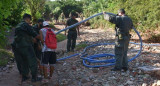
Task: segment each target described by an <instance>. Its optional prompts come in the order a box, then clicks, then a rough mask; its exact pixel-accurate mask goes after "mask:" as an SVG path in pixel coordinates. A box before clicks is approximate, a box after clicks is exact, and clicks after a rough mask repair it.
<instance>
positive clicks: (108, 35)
mask: <svg viewBox="0 0 160 86" xmlns="http://www.w3.org/2000/svg"><path fill="white" fill-rule="evenodd" d="M56 27H57V28H63V27H64V26H56ZM80 32H81V36H80V37H78V39H77V44H79V43H86V44H87V45H92V44H95V43H106V42H107V43H112V42H114V31H113V30H110V29H107V30H102V29H93V30H92V29H90V28H89V27H83V28H81V30H80ZM133 37H134V36H133ZM58 46H59V47H58V48H59V50H65V49H66V40H65V41H62V42H60V43H58ZM139 48H140V47H139V45H133V44H130V46H129V51H128V57H129V58H131V57H133V56H135V55H136V54H137V52H136V51H137V50H138V49H139ZM82 50H83V49H82ZM82 50H79V51H75V52H74V53H79V52H82ZM74 53H73V52H71V53H63V55H60V56H59V57H58V58H61V57H65V56H68V55H71V54H74ZM87 53H88V54H89V55H93V54H99V53H114V46H113V45H110V46H98V47H95V48H91V49H89V50H88V51H87ZM159 53H160V48H159V47H156V46H144V47H143V51H142V53H141V55H140V56H139V57H138V58H137V59H135V60H134V61H132V62H130V63H129V66H130V68H129V70H128V71H127V72H112V71H110V69H111V68H112V67H113V66H109V67H100V68H88V67H85V66H84V65H83V62H82V59H80V56H76V57H73V58H69V59H66V60H63V61H59V62H57V64H56V66H55V72H54V75H53V78H52V79H51V80H50V82H49V83H47V84H43V83H41V82H38V83H31V82H30V81H28V82H27V83H22V84H21V83H20V75H19V74H18V71H17V68H16V64H15V63H11V64H10V65H9V66H8V67H6V68H3V69H2V70H1V71H0V86H158V84H159V83H158V82H159V77H157V76H156V75H155V74H150V73H145V72H143V71H142V70H140V69H139V68H138V67H141V66H156V67H160V64H159V61H160V55H159ZM91 65H95V64H91ZM97 65H99V64H97Z"/></svg>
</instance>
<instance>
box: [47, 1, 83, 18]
mask: <svg viewBox="0 0 160 86" xmlns="http://www.w3.org/2000/svg"><path fill="white" fill-rule="evenodd" d="M47 5H49V7H50V9H51V10H52V12H53V14H54V16H55V17H57V18H58V17H59V16H60V15H61V13H64V15H65V17H69V14H70V12H71V11H76V12H78V13H81V12H82V11H83V9H82V5H83V4H82V2H81V1H76V0H56V1H48V2H47Z"/></svg>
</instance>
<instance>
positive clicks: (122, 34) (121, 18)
mask: <svg viewBox="0 0 160 86" xmlns="http://www.w3.org/2000/svg"><path fill="white" fill-rule="evenodd" d="M104 18H105V19H106V20H108V21H109V22H111V23H113V24H115V31H116V42H115V59H116V62H115V67H114V68H113V69H111V70H112V71H120V70H122V69H123V70H124V71H127V70H128V58H127V51H128V46H129V41H130V37H131V35H130V33H129V32H130V30H131V29H132V27H133V23H132V20H131V18H129V17H128V16H127V15H126V14H125V10H124V9H120V10H118V14H117V15H114V14H111V13H110V14H109V13H106V12H104Z"/></svg>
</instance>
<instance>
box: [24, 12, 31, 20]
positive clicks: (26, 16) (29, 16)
mask: <svg viewBox="0 0 160 86" xmlns="http://www.w3.org/2000/svg"><path fill="white" fill-rule="evenodd" d="M26 18H30V19H32V17H31V15H30V14H27V13H25V14H24V15H23V19H26Z"/></svg>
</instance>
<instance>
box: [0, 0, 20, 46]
mask: <svg viewBox="0 0 160 86" xmlns="http://www.w3.org/2000/svg"><path fill="white" fill-rule="evenodd" d="M19 1H20V0H0V48H3V47H5V45H6V37H5V35H6V31H7V30H8V29H7V27H8V26H7V24H8V22H7V21H6V19H7V17H8V16H10V15H11V8H16V7H17V6H16V4H17V3H18V2H19Z"/></svg>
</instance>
